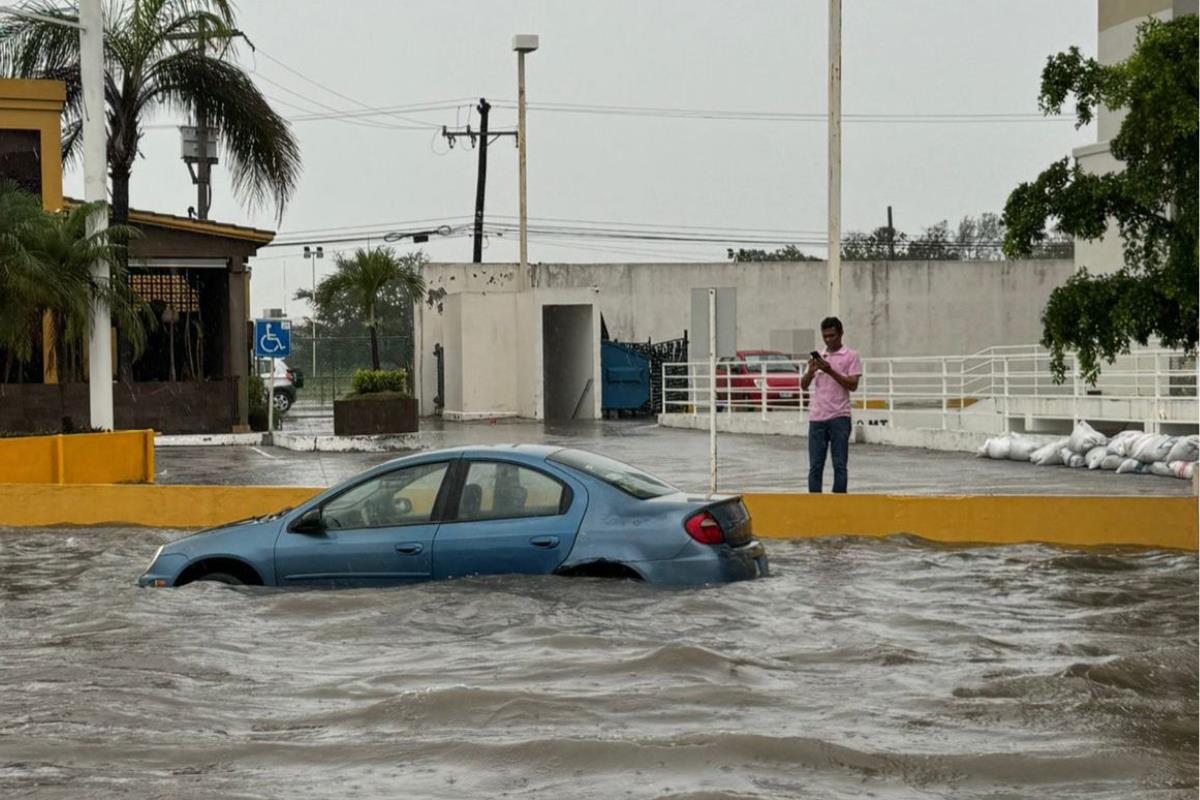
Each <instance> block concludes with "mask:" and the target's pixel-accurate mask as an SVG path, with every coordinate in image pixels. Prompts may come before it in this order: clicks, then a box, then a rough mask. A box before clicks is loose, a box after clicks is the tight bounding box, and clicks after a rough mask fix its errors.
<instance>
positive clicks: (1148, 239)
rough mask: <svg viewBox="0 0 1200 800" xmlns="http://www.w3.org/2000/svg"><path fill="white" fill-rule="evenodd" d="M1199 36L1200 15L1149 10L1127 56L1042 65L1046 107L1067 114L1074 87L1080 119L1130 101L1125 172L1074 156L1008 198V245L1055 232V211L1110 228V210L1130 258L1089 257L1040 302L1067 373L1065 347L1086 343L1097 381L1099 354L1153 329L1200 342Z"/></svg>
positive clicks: (1079, 232) (1121, 142) (1064, 56)
mask: <svg viewBox="0 0 1200 800" xmlns="http://www.w3.org/2000/svg"><path fill="white" fill-rule="evenodd" d="M1197 41H1198V37H1197V20H1196V17H1195V16H1194V15H1186V16H1182V17H1177V18H1175V19H1173V20H1171V21H1170V22H1160V21H1158V20H1154V19H1150V20H1147V21H1146V22H1144V23H1142V24H1141V25H1140V26H1139V28H1138V35H1137V43H1136V45H1135V48H1134V51H1133V54H1132V55H1131V56H1130V57H1129V58H1128V59H1126V60H1125V61H1123V62H1121V63H1118V64H1113V65H1111V66H1108V65H1103V64H1100V63H1098V62H1097V61H1095V60H1094V59H1090V58H1087V59H1085V58H1084V57H1083V56H1082V55H1081V54H1080V52H1079V49H1078V48H1076V47H1072V48H1071V49H1070V50H1069V51H1067V52H1066V53H1059V54H1057V55H1055V56H1051V57H1050V58H1049V59H1048V61H1047V64H1046V67H1045V69H1044V70H1043V71H1042V89H1041V95H1040V98H1039V104H1040V106H1041V108H1042V110H1043V111H1044V112H1046V113H1048V114H1057V113H1059V112H1060V111H1061V109H1062V108H1063V107H1064V105H1066V103H1067V100H1068V98H1069V97H1071V96H1074V99H1075V116H1076V120H1077V123H1076V127H1079V126H1082V125H1086V124H1087V123H1089V122H1091V120H1092V118H1093V116H1094V114H1095V111H1096V109H1097V108H1099V107H1100V106H1104V107H1107V108H1114V109H1117V108H1125V109H1128V113H1127V115H1126V116H1125V119H1124V120H1123V121H1122V123H1121V129H1120V131H1119V132H1118V134H1117V135H1116V136H1115V137H1113V139H1112V140H1111V142H1110V149H1111V152H1112V155H1113V157H1114V158H1116V159H1118V160H1119V161H1121V162H1122V163H1123V165H1124V168H1123V170H1122V171H1120V172H1117V173H1111V174H1105V175H1094V174H1088V173H1085V172H1084V171H1083V170H1081V169H1080V167H1079V165H1078V164H1075V165H1069V163H1068V161H1067V159H1065V158H1064V159H1062V160H1061V161H1058V162H1055V163H1054V164H1051V165H1050V167H1049V168H1048V169H1046V170H1045V171H1044V172H1042V173H1041V174H1040V175H1039V176H1038V177H1037V179H1036V180H1034V181H1033V182H1032V183H1022V184H1021V185H1020V186H1018V187H1017V188H1016V189H1015V190H1013V192H1012V194H1011V195H1009V198H1008V202H1007V204H1006V205H1005V208H1004V222H1005V225H1006V226H1007V233H1006V236H1005V245H1004V247H1005V252H1006V253H1007V254H1008V255H1009V257H1013V258H1015V257H1024V256H1028V255H1029V254H1030V253H1032V252H1033V251H1034V250H1035V248H1036V247H1037V246H1038V245H1039V244H1041V243H1043V242H1045V241H1046V238H1047V231H1046V224H1047V221H1048V220H1057V223H1058V227H1059V229H1060V230H1062V231H1063V232H1065V233H1067V234H1070V235H1072V236H1075V237H1078V238H1080V239H1087V240H1094V239H1099V238H1101V237H1103V236H1104V235H1105V233H1106V231H1107V226H1108V221H1109V220H1110V219H1112V220H1115V221H1116V223H1117V227H1118V229H1119V230H1120V232H1121V237H1122V240H1123V245H1124V265H1123V266H1122V267H1121V268H1120V269H1119V270H1118V271H1117V272H1115V273H1112V274H1106V275H1093V274H1091V273H1089V272H1088V270H1087V269H1086V266H1085V267H1084V268H1083V269H1081V270H1080V271H1079V272H1078V273H1076V274H1075V275H1074V276H1072V277H1071V278H1070V279H1069V280H1068V281H1067V283H1066V284H1065V285H1063V286H1060V287H1058V288H1057V289H1055V290H1054V291H1053V292H1052V293H1051V295H1050V300H1049V302H1048V303H1047V305H1046V308H1045V310H1044V311H1043V312H1042V328H1043V335H1042V343H1043V344H1044V345H1045V346H1046V347H1047V348H1049V349H1050V352H1051V357H1052V361H1051V369H1052V372H1053V374H1054V376H1055V378H1056V379H1057V380H1059V381H1061V380H1063V379H1064V378H1065V375H1066V367H1065V360H1064V354H1065V352H1066V351H1067V350H1075V351H1076V352H1077V353H1078V359H1079V366H1080V369H1081V371H1082V373H1083V374H1084V376H1085V378H1087V379H1088V380H1094V379H1095V378H1096V376H1097V375H1098V374H1099V373H1100V359H1102V358H1103V359H1105V360H1107V361H1108V362H1109V363H1110V364H1111V363H1112V361H1113V359H1115V357H1116V356H1117V354H1118V353H1122V352H1128V349H1129V344H1130V342H1138V343H1139V344H1146V343H1147V342H1148V341H1149V339H1150V337H1151V336H1155V337H1158V339H1159V340H1160V341H1161V342H1162V344H1163V345H1164V346H1166V347H1183V348H1186V349H1189V350H1194V349H1195V347H1196V342H1197V329H1198V327H1200V324H1198V323H1200V320H1198V314H1197V294H1198V292H1197V283H1198V278H1200V275H1198V268H1197V224H1198V223H1197V217H1198V212H1200V209H1198V207H1197V194H1198V188H1200V185H1198V181H1197V178H1198V175H1200V170H1198V168H1197V146H1198V145H1200V137H1198V135H1197V131H1198V126H1197V115H1198V111H1200V109H1198V103H1197V71H1196V63H1197V57H1198V55H1200V48H1198V46H1197Z"/></svg>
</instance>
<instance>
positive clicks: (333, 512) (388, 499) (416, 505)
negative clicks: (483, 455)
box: [321, 461, 449, 529]
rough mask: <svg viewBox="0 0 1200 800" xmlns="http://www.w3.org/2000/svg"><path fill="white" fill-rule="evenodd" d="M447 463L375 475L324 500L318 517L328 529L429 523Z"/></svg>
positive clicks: (424, 465) (421, 465)
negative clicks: (326, 501)
mask: <svg viewBox="0 0 1200 800" xmlns="http://www.w3.org/2000/svg"><path fill="white" fill-rule="evenodd" d="M448 466H449V465H448V464H447V463H446V462H444V461H442V462H438V463H436V464H420V465H418V466H415V467H406V468H404V469H398V470H393V471H392V472H387V473H384V474H383V475H378V476H376V477H374V478H372V479H370V480H368V481H365V482H363V483H360V484H359V485H358V486H355V487H354V488H352V489H350V490H348V491H345V492H343V493H342V494H340V495H338V496H337V497H335V498H333V499H332V500H330V501H329V502H328V503H326V504H325V505H324V506H323V507H322V509H321V519H322V520H323V521H324V522H325V526H326V527H327V528H330V529H351V528H384V527H391V526H394V525H417V524H420V523H422V522H429V521H430V520H432V519H433V506H434V503H435V502H436V501H437V496H438V490H439V489H440V488H441V486H442V479H443V478H444V477H445V476H446V469H447V467H448Z"/></svg>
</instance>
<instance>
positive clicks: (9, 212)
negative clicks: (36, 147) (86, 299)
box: [0, 181, 64, 381]
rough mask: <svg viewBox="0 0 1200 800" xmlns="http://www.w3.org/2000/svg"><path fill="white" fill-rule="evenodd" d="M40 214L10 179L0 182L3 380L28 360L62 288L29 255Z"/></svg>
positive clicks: (56, 278) (52, 274) (36, 205)
mask: <svg viewBox="0 0 1200 800" xmlns="http://www.w3.org/2000/svg"><path fill="white" fill-rule="evenodd" d="M44 214H45V212H44V211H42V204H41V201H40V200H38V199H37V198H36V197H34V196H33V195H31V194H28V193H26V192H23V191H21V190H20V189H19V188H18V187H17V186H16V184H14V183H12V182H11V181H4V182H3V183H0V348H2V349H3V350H4V354H5V362H4V366H3V369H4V371H3V380H6V381H7V380H8V376H9V374H10V373H11V372H12V367H13V363H14V362H26V361H29V360H30V359H31V358H32V357H33V352H34V347H35V346H36V343H37V341H38V335H37V333H38V331H39V330H40V329H41V309H42V308H44V307H46V306H47V305H49V303H50V302H51V300H52V298H53V297H54V295H55V294H57V293H58V292H59V291H62V290H63V288H64V286H63V282H62V281H61V280H60V278H59V276H58V275H57V274H55V272H54V271H53V270H52V269H51V268H50V267H49V265H47V264H46V263H45V262H44V261H43V260H41V259H40V258H38V257H37V256H36V255H34V254H33V253H32V252H30V240H31V239H32V238H34V235H35V231H36V229H37V227H38V225H39V224H40V222H41V219H42V217H43V215H44Z"/></svg>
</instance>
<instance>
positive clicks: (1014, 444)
mask: <svg viewBox="0 0 1200 800" xmlns="http://www.w3.org/2000/svg"><path fill="white" fill-rule="evenodd" d="M1037 449H1038V443H1037V440H1036V439H1030V438H1029V437H1028V436H1022V435H1020V434H1019V433H1014V434H1013V435H1012V438H1011V439H1010V440H1009V449H1008V460H1009V461H1028V460H1029V457H1030V456H1031V455H1033V451H1034V450H1037Z"/></svg>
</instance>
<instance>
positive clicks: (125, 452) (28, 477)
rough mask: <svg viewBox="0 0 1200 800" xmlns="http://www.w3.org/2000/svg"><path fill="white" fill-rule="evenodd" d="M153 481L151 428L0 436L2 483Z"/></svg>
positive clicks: (0, 479) (152, 438)
mask: <svg viewBox="0 0 1200 800" xmlns="http://www.w3.org/2000/svg"><path fill="white" fill-rule="evenodd" d="M153 482H154V431H151V430H144V431H116V432H112V433H77V434H71V435H69V436H63V435H56V436H22V437H16V438H12V439H0V483H3V484H30V483H57V484H63V483H97V484H103V483H153ZM18 488H23V487H18Z"/></svg>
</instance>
